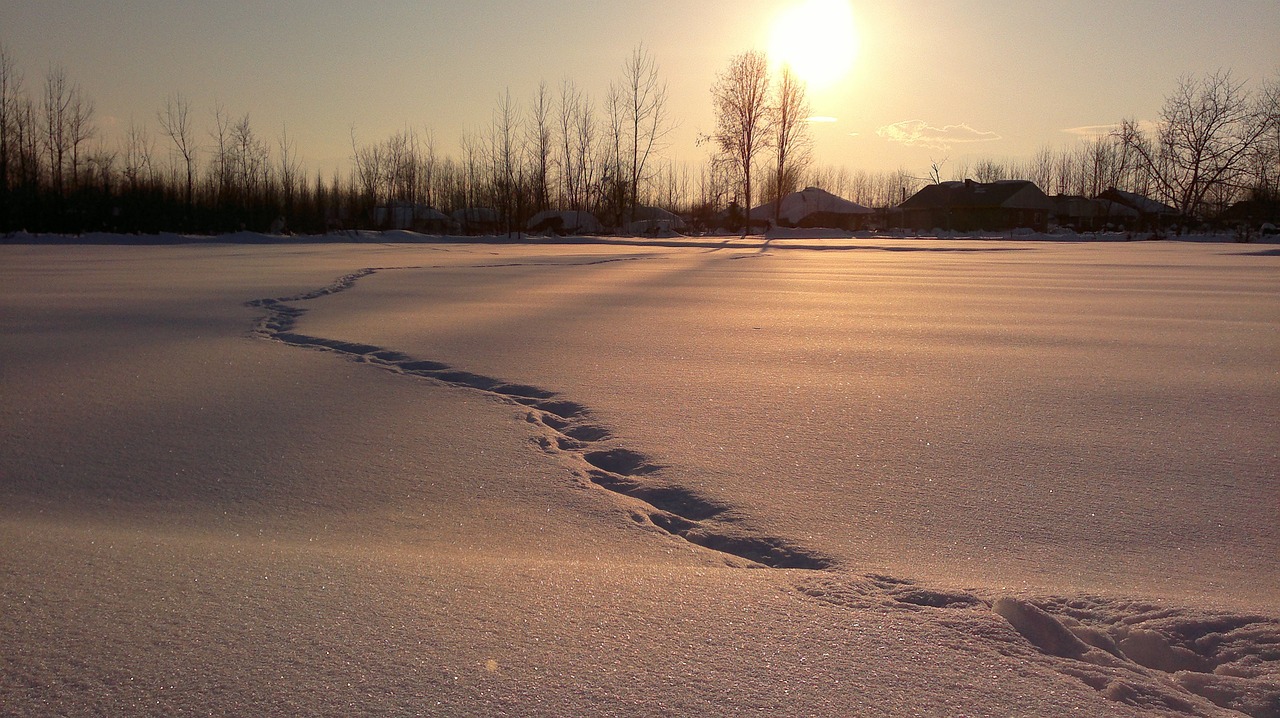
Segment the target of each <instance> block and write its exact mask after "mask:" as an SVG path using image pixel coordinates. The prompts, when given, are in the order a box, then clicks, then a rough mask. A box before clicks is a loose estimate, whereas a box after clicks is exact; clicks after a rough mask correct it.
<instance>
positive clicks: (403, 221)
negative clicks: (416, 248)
mask: <svg viewBox="0 0 1280 718" xmlns="http://www.w3.org/2000/svg"><path fill="white" fill-rule="evenodd" d="M372 219H373V224H374V226H375V227H381V228H383V229H410V230H413V231H415V232H424V233H436V234H440V233H446V232H448V231H450V230H451V229H452V228H453V220H451V219H450V218H449V216H448V215H446V214H444V213H443V212H441V211H439V210H437V209H434V208H432V207H428V206H427V205H425V204H416V203H413V202H405V201H402V200H394V201H392V202H389V203H387V204H385V205H383V206H381V207H374V208H373V216H372Z"/></svg>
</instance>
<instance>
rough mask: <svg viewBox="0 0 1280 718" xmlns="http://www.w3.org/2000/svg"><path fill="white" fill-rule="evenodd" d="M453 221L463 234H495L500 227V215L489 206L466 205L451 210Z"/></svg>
mask: <svg viewBox="0 0 1280 718" xmlns="http://www.w3.org/2000/svg"><path fill="white" fill-rule="evenodd" d="M453 221H454V222H456V223H457V224H458V227H459V228H460V229H461V230H462V232H463V234H468V235H477V234H497V233H498V231H499V230H500V229H501V228H502V215H500V214H498V210H496V209H492V208H490V207H467V208H466V209H458V210H454V212H453Z"/></svg>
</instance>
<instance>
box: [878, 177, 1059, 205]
mask: <svg viewBox="0 0 1280 718" xmlns="http://www.w3.org/2000/svg"><path fill="white" fill-rule="evenodd" d="M898 206H899V207H901V208H903V209H935V208H944V207H949V208H956V207H967V208H980V207H982V208H1001V209H1045V210H1050V209H1053V203H1052V202H1051V201H1050V200H1049V198H1048V197H1047V196H1046V195H1045V193H1044V192H1042V191H1040V188H1039V187H1037V186H1036V184H1035V183H1034V182H1031V181H1029V180H1000V181H998V182H974V181H973V180H965V181H963V182H942V183H940V184H931V185H928V186H926V187H925V188H924V189H922V190H920V191H919V192H916V193H915V194H914V195H912V196H910V197H908V198H907V199H906V201H905V202H903V203H902V204H900V205H898Z"/></svg>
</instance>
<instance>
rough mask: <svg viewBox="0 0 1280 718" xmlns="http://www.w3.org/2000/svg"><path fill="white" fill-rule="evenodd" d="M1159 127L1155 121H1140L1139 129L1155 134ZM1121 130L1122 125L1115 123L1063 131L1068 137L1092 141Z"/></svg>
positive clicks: (1069, 128)
mask: <svg viewBox="0 0 1280 718" xmlns="http://www.w3.org/2000/svg"><path fill="white" fill-rule="evenodd" d="M1158 127H1159V123H1157V122H1155V121H1153V120H1139V121H1138V129H1139V130H1141V131H1143V132H1147V133H1151V132H1155V131H1156V129H1157V128H1158ZM1119 129H1120V123H1119V122H1113V123H1111V124H1109V125H1084V126H1083V127H1068V128H1067V129H1065V130H1062V131H1063V132H1065V133H1066V134H1068V135H1075V136H1077V137H1083V138H1085V139H1088V140H1092V139H1097V138H1099V137H1106V136H1107V135H1110V134H1111V133H1113V132H1116V131H1118V130H1119Z"/></svg>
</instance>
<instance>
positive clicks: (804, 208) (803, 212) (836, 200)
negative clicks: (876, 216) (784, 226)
mask: <svg viewBox="0 0 1280 718" xmlns="http://www.w3.org/2000/svg"><path fill="white" fill-rule="evenodd" d="M873 212H874V210H871V209H868V208H867V207H863V206H862V205H860V204H858V203H857V202H851V201H849V200H847V199H844V198H843V197H837V196H836V195H834V194H831V193H830V192H828V191H826V190H824V189H819V188H818V187H805V188H804V189H802V190H800V191H799V192H792V193H791V194H789V195H787V196H786V197H783V198H782V206H781V207H780V208H779V215H780V219H782V220H783V221H785V222H787V223H789V224H799V223H800V222H801V221H803V220H804V218H805V217H808V216H809V215H812V214H817V213H822V214H825V215H855V214H872V213H873ZM751 219H773V203H772V202H766V203H764V204H762V205H758V206H756V207H754V208H752V210H751Z"/></svg>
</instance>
